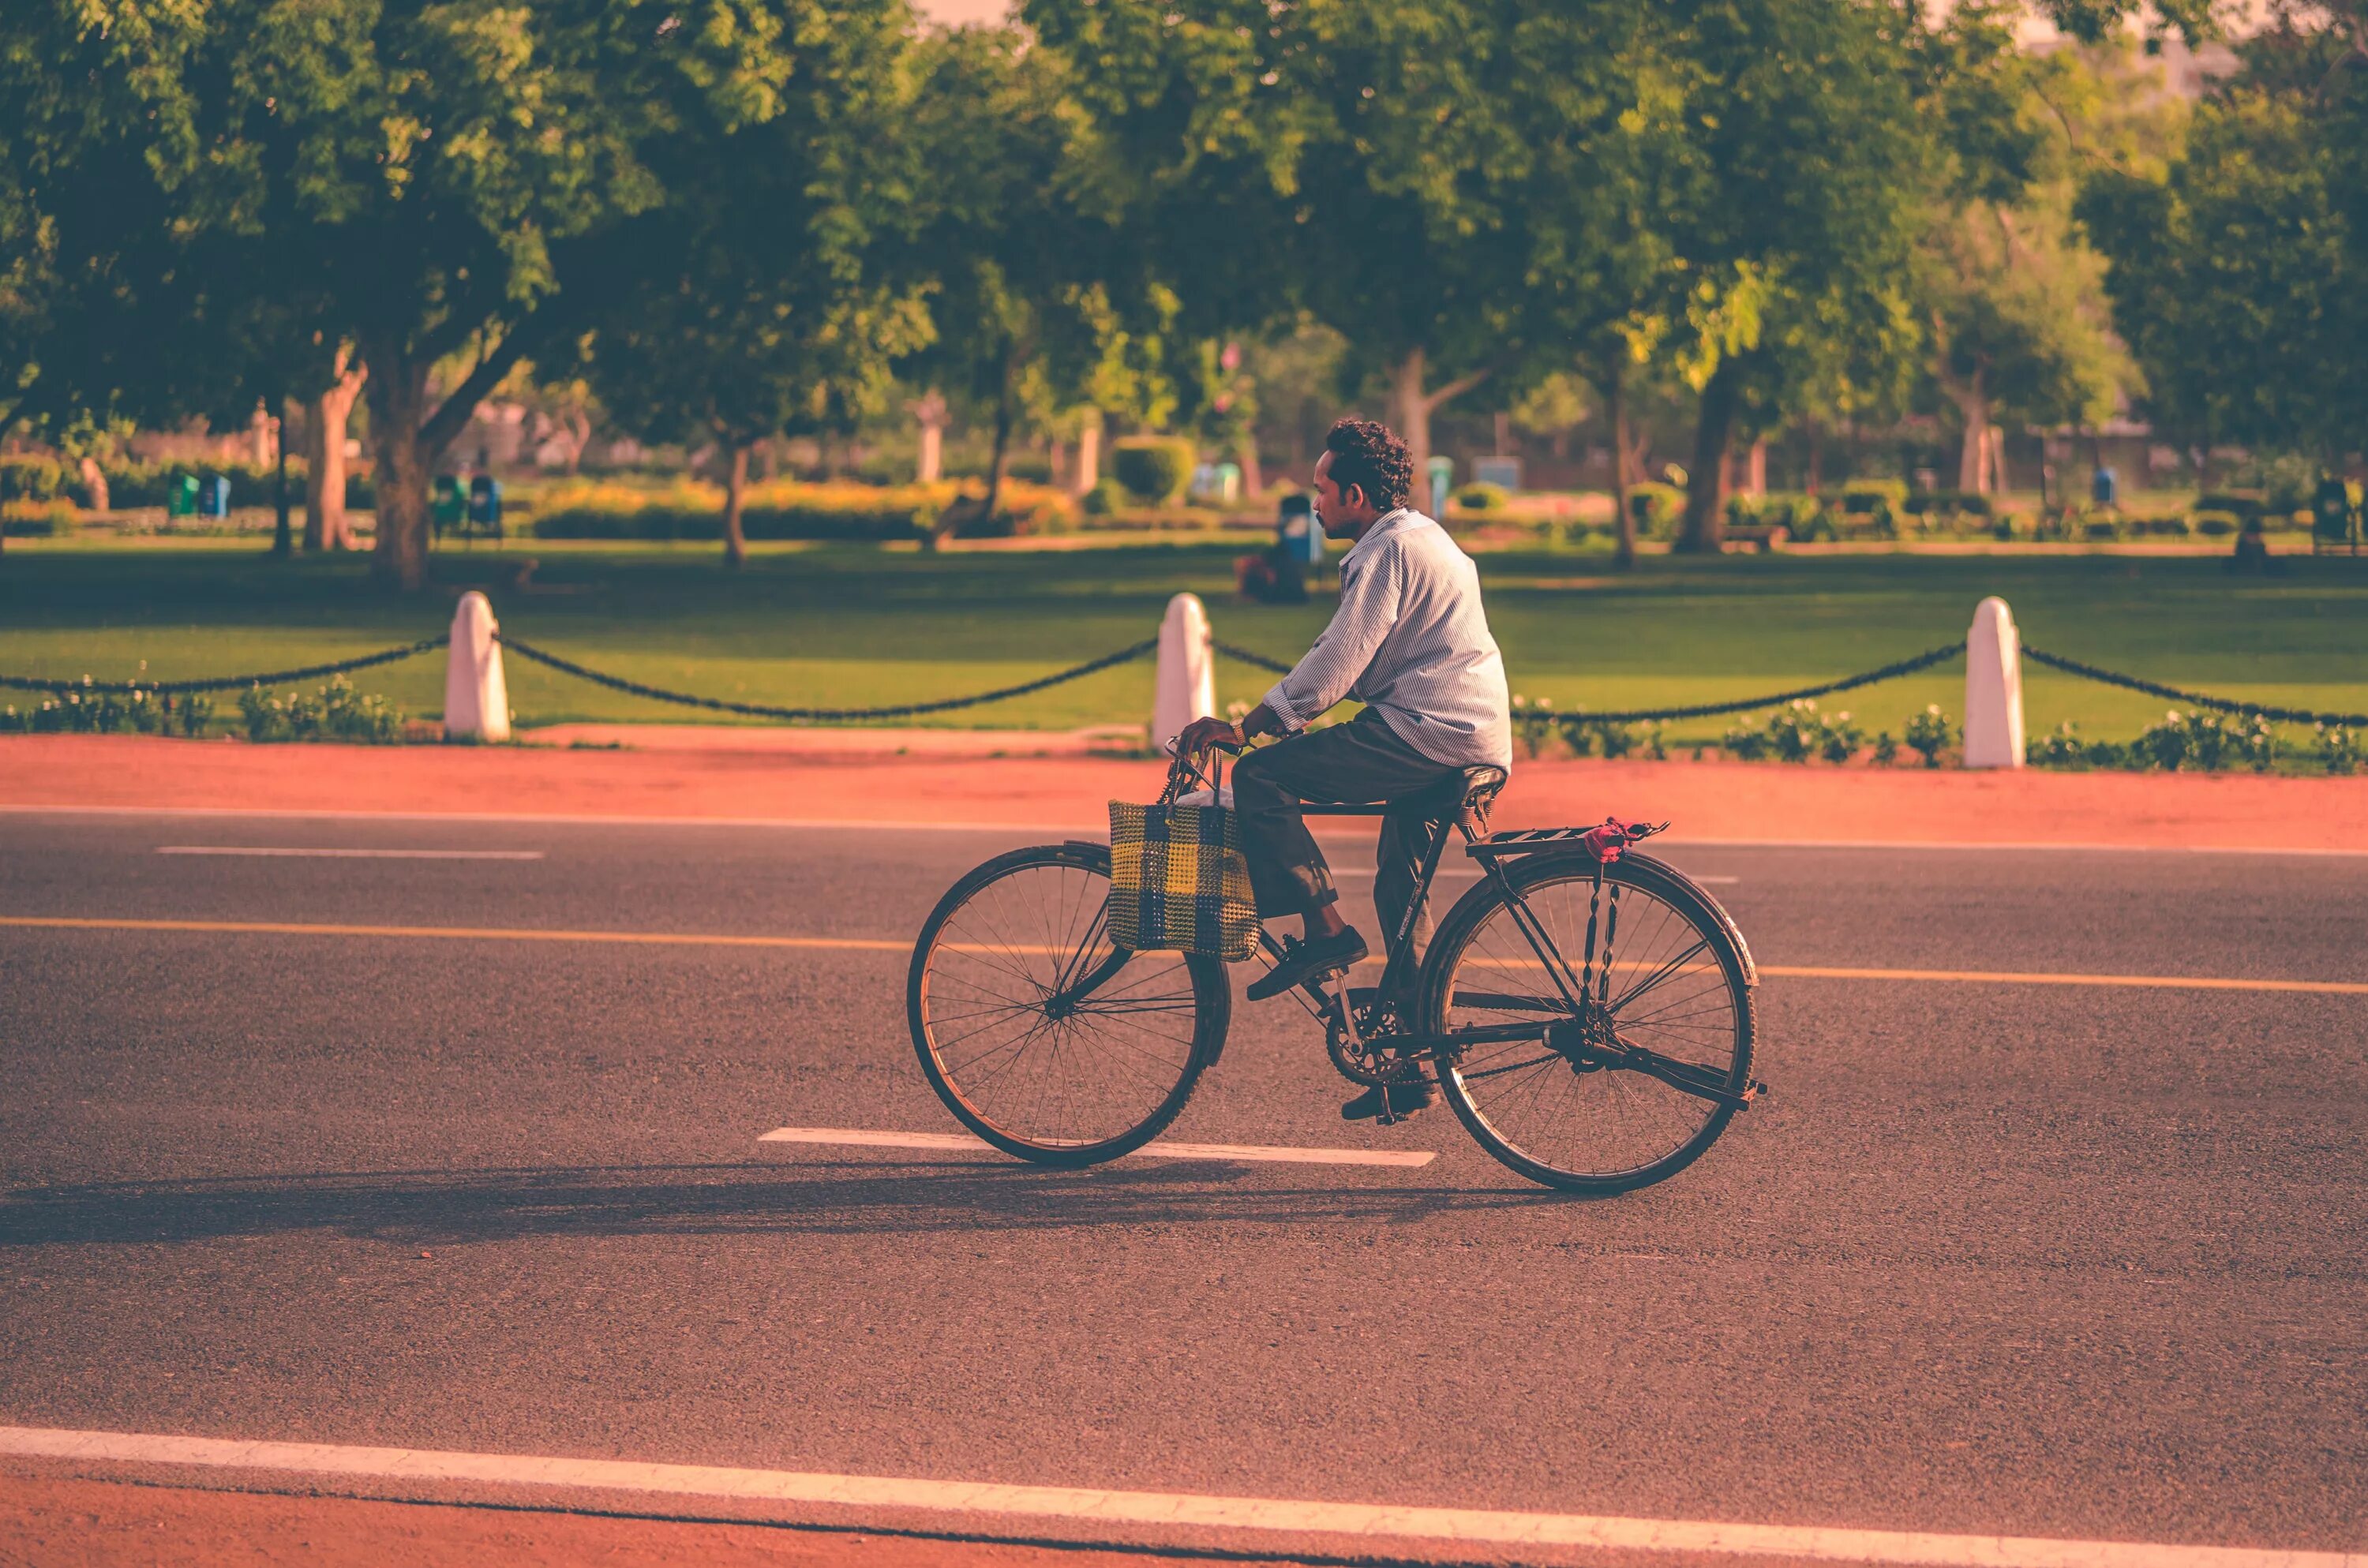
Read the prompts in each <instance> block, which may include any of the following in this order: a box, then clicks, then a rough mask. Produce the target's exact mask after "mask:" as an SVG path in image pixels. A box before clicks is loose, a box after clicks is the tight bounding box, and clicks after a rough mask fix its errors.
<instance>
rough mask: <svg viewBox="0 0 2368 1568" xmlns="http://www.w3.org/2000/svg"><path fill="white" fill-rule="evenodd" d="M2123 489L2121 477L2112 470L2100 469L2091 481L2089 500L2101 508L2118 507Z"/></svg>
mask: <svg viewBox="0 0 2368 1568" xmlns="http://www.w3.org/2000/svg"><path fill="white" fill-rule="evenodd" d="M2121 489H2122V480H2121V475H2119V474H2117V473H2115V472H2113V471H2112V469H2110V468H2100V469H2098V470H2097V472H2096V474H2095V476H2094V477H2093V478H2091V479H2090V480H2089V500H2091V501H2094V502H2095V503H2096V504H2097V505H2098V506H2118V505H2119V504H2120V502H2119V496H2120V494H2121Z"/></svg>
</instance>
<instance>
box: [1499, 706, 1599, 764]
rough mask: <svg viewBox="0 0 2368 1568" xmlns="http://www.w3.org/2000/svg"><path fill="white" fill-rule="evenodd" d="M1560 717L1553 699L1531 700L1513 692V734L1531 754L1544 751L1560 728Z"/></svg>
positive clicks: (1580, 753)
mask: <svg viewBox="0 0 2368 1568" xmlns="http://www.w3.org/2000/svg"><path fill="white" fill-rule="evenodd" d="M1561 719H1562V716H1561V715H1560V714H1558V713H1556V712H1555V711H1554V700H1553V699H1551V698H1545V697H1541V698H1539V699H1537V700H1536V701H1535V702H1531V700H1530V699H1528V698H1526V697H1523V696H1521V695H1520V694H1519V693H1515V694H1514V697H1513V735H1514V738H1515V739H1517V740H1519V741H1520V743H1521V749H1522V750H1523V751H1524V752H1527V753H1528V754H1529V755H1530V756H1532V757H1535V756H1540V755H1541V754H1543V752H1544V751H1545V749H1546V743H1547V742H1548V741H1550V740H1552V739H1554V735H1555V733H1557V732H1558V731H1559V729H1560V728H1561ZM1578 755H1579V756H1586V755H1587V754H1586V753H1585V752H1579V753H1578Z"/></svg>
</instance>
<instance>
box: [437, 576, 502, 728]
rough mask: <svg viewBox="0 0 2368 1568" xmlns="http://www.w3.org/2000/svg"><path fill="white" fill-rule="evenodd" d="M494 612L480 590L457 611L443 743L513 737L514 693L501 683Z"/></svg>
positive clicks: (448, 669)
mask: <svg viewBox="0 0 2368 1568" xmlns="http://www.w3.org/2000/svg"><path fill="white" fill-rule="evenodd" d="M497 630H498V628H497V626H496V625H495V620H494V607H493V606H492V605H491V604H490V603H488V602H487V601H486V598H485V596H484V595H483V594H481V593H478V592H477V591H476V590H475V589H473V588H472V589H471V590H470V591H469V592H467V593H465V594H462V595H461V605H460V608H457V609H455V610H454V611H453V612H452V646H451V649H450V657H449V658H448V659H447V660H446V662H445V665H444V738H445V739H446V740H448V741H461V740H477V741H506V740H508V739H509V738H510V688H509V683H508V682H507V681H505V680H504V679H503V678H502V645H501V644H500V643H499V642H495V641H494V633H495V631H497Z"/></svg>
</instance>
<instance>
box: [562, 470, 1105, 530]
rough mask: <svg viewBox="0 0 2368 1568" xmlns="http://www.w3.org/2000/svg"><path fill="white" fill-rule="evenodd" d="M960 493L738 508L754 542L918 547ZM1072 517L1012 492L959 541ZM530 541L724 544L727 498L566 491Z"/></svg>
mask: <svg viewBox="0 0 2368 1568" xmlns="http://www.w3.org/2000/svg"><path fill="white" fill-rule="evenodd" d="M963 488H964V487H962V486H961V485H958V484H954V483H939V484H930V485H919V484H906V485H896V486H880V485H870V484H854V483H829V484H798V483H780V484H760V485H753V486H751V487H750V488H749V490H748V492H747V494H746V499H745V501H744V502H743V505H742V507H741V513H740V529H741V532H742V533H743V534H744V535H745V536H746V537H747V538H748V539H749V540H842V541H858V542H871V543H884V542H887V541H890V540H917V539H919V538H920V537H921V536H922V535H923V534H925V533H926V532H928V529H929V528H931V527H932V526H934V525H935V524H936V522H937V520H938V518H939V516H940V515H942V514H943V513H944V511H945V509H946V508H947V507H948V506H951V505H952V504H953V501H954V499H955V497H956V496H957V495H959V494H962V491H963ZM1075 514H1076V508H1075V504H1074V503H1073V502H1071V501H1070V500H1069V498H1068V497H1067V496H1064V495H1060V494H1056V493H1054V492H1052V491H1048V490H1044V489H1042V488H1040V487H1037V486H1033V485H1025V484H1016V483H1006V484H1005V485H1004V487H1003V506H1002V507H1001V509H1000V510H999V511H998V513H997V515H996V519H995V522H994V524H993V525H991V526H987V527H981V528H965V529H963V530H962V531H963V533H964V534H966V535H967V534H973V533H979V534H993V533H1005V534H1008V533H1014V532H1020V533H1052V532H1057V531H1059V530H1060V529H1062V528H1064V527H1065V526H1066V525H1067V524H1068V523H1069V522H1070V521H1071V520H1073V519H1074V517H1075ZM533 531H534V536H535V537H536V538H537V539H612V540H685V541H689V542H700V541H712V540H722V539H723V490H722V489H721V488H719V487H718V486H715V485H712V484H703V483H695V482H689V481H685V482H681V483H676V484H673V485H670V486H668V487H666V489H663V490H644V489H637V488H634V487H632V486H629V485H622V484H601V483H574V484H564V485H559V486H556V487H554V488H553V489H552V491H551V492H550V493H549V494H546V495H545V496H544V497H543V499H542V503H541V506H539V507H538V508H537V511H536V516H535V518H534V525H533Z"/></svg>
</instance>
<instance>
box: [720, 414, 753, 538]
mask: <svg viewBox="0 0 2368 1568" xmlns="http://www.w3.org/2000/svg"><path fill="white" fill-rule="evenodd" d="M724 444H725V446H726V447H727V448H728V449H730V451H731V453H732V461H731V463H730V464H729V465H728V467H727V468H726V469H725V471H724V479H723V564H724V565H726V566H729V567H731V568H732V569H734V571H737V570H738V569H739V567H740V565H741V563H742V562H745V561H746V560H747V559H748V540H747V536H746V535H745V534H743V533H742V532H741V529H740V508H741V506H742V505H743V504H744V503H745V502H746V500H747V498H748V443H747V442H746V441H743V440H741V439H739V438H738V437H725V438H724Z"/></svg>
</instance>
